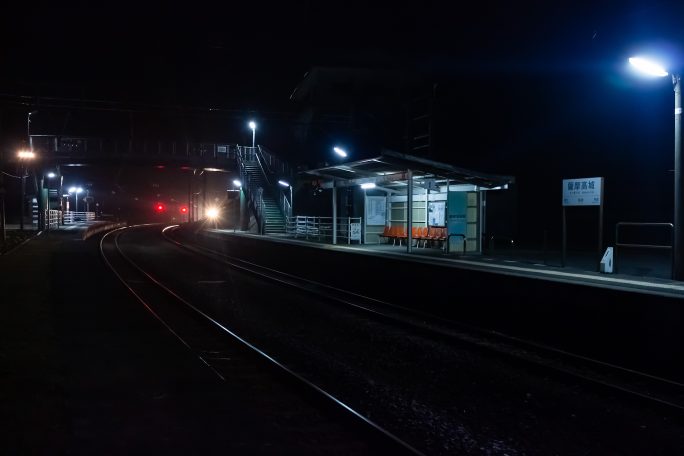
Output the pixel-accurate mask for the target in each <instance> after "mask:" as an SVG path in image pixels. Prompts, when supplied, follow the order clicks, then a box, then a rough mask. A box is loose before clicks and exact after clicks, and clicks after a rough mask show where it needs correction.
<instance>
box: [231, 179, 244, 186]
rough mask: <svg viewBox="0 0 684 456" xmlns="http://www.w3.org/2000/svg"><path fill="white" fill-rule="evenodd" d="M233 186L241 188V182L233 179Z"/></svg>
mask: <svg viewBox="0 0 684 456" xmlns="http://www.w3.org/2000/svg"><path fill="white" fill-rule="evenodd" d="M233 185H235V186H236V187H242V182H240V181H239V180H238V179H233Z"/></svg>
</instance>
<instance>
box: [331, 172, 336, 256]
mask: <svg viewBox="0 0 684 456" xmlns="http://www.w3.org/2000/svg"><path fill="white" fill-rule="evenodd" d="M332 206H333V218H332V230H333V236H332V243H333V245H335V244H337V187H336V186H335V181H333V187H332Z"/></svg>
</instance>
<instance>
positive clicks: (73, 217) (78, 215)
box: [63, 211, 95, 225]
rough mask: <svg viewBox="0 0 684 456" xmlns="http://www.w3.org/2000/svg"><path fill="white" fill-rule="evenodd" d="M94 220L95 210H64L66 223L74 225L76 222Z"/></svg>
mask: <svg viewBox="0 0 684 456" xmlns="http://www.w3.org/2000/svg"><path fill="white" fill-rule="evenodd" d="M93 220H95V212H73V211H66V212H64V221H63V223H64V224H65V225H73V224H74V223H82V222H92V221H93Z"/></svg>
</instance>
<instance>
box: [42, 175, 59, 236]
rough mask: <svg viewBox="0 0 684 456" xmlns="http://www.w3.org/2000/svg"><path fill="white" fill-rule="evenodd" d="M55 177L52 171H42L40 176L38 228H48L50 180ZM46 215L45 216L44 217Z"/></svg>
mask: <svg viewBox="0 0 684 456" xmlns="http://www.w3.org/2000/svg"><path fill="white" fill-rule="evenodd" d="M46 177H47V178H48V183H47V196H45V195H44V194H45V191H44V189H45V178H46ZM55 177H57V175H56V174H55V173H53V172H52V171H50V172H48V173H43V176H42V177H41V178H40V187H39V192H38V202H39V203H38V207H39V209H40V211H39V216H38V225H39V227H40V229H48V230H49V229H50V215H49V214H50V212H49V211H50V180H51V179H54V178H55ZM46 216H47V217H46Z"/></svg>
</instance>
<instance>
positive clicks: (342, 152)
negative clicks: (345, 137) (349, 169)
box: [333, 147, 347, 157]
mask: <svg viewBox="0 0 684 456" xmlns="http://www.w3.org/2000/svg"><path fill="white" fill-rule="evenodd" d="M333 150H334V151H335V153H336V154H337V155H339V156H340V157H346V156H347V152H345V151H344V150H343V149H340V148H339V147H333Z"/></svg>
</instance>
